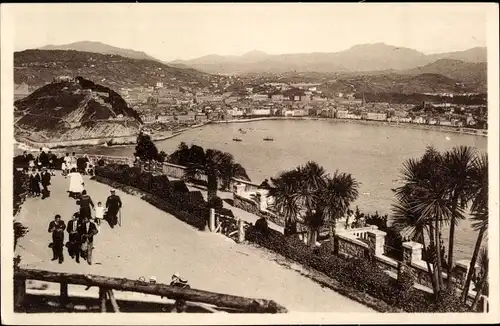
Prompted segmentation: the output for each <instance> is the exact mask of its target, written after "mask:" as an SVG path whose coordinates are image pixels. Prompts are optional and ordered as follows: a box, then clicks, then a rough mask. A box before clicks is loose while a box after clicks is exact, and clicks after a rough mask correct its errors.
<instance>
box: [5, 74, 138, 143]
mask: <svg viewBox="0 0 500 326" xmlns="http://www.w3.org/2000/svg"><path fill="white" fill-rule="evenodd" d="M14 106H15V114H16V116H18V117H20V119H19V120H18V121H17V122H16V127H18V128H16V129H17V131H18V132H21V133H22V134H24V135H25V136H30V137H31V136H33V134H38V135H43V136H44V137H46V138H47V139H50V140H67V139H72V140H74V139H86V138H98V137H119V136H130V135H134V134H136V133H137V132H138V130H139V126H140V124H141V123H142V121H141V119H140V117H139V115H138V113H137V112H136V111H135V110H133V109H132V108H129V107H128V105H127V103H126V102H125V100H123V98H122V97H121V96H120V95H119V94H118V93H116V92H115V91H113V90H112V89H110V88H108V87H105V86H102V85H99V84H95V83H94V82H92V81H90V80H88V79H85V78H82V77H77V78H76V79H69V80H66V79H64V80H61V81H54V82H52V83H50V84H47V85H45V86H43V87H41V88H39V89H37V90H35V91H34V92H33V93H31V94H30V95H28V96H27V97H25V98H23V99H21V100H17V101H15V102H14ZM31 138H33V137H31ZM35 140H36V139H35Z"/></svg>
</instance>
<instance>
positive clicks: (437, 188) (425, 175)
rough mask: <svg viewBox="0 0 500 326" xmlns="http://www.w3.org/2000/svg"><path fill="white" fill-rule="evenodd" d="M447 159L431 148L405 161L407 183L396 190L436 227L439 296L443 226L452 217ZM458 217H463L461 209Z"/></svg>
mask: <svg viewBox="0 0 500 326" xmlns="http://www.w3.org/2000/svg"><path fill="white" fill-rule="evenodd" d="M442 162H443V158H442V156H441V154H440V153H439V152H437V151H436V150H435V149H434V148H432V147H429V148H427V150H426V152H425V154H424V155H423V156H422V158H421V159H420V160H415V159H410V160H408V161H406V162H405V163H404V164H403V169H402V170H401V174H402V180H404V181H405V184H404V185H403V186H401V187H399V188H397V189H396V190H395V192H396V198H397V199H398V200H403V201H404V200H406V201H407V205H408V206H409V209H410V210H411V212H412V214H414V215H415V216H418V217H419V218H420V219H423V220H424V221H429V223H430V228H431V229H432V231H431V234H430V238H431V246H430V247H431V248H432V249H434V251H435V256H434V257H435V268H434V271H435V273H437V275H436V278H437V281H436V295H438V293H439V292H440V291H441V290H442V289H443V284H444V282H443V276H442V270H441V269H442V261H441V248H440V240H441V228H442V227H443V226H444V223H446V222H447V221H449V220H450V218H451V216H452V212H453V211H452V207H451V205H450V201H449V200H448V194H449V191H448V188H449V187H448V183H447V179H446V174H445V173H444V172H445V171H444V169H443V164H442ZM457 210H458V212H456V216H462V215H461V214H462V212H461V210H460V209H459V208H457Z"/></svg>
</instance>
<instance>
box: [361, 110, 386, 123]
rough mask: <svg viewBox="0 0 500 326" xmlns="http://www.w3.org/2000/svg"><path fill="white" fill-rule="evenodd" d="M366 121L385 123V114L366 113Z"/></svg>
mask: <svg viewBox="0 0 500 326" xmlns="http://www.w3.org/2000/svg"><path fill="white" fill-rule="evenodd" d="M366 119H367V120H376V121H386V120H387V113H374V112H368V113H367V114H366Z"/></svg>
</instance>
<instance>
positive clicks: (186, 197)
mask: <svg viewBox="0 0 500 326" xmlns="http://www.w3.org/2000/svg"><path fill="white" fill-rule="evenodd" d="M95 172H96V180H97V181H100V182H103V183H108V184H110V185H112V186H114V187H116V188H120V189H122V190H124V191H126V192H132V191H133V190H132V189H127V187H133V188H137V189H139V190H141V191H143V192H144V193H146V194H145V195H143V196H142V198H141V199H143V200H145V201H146V202H148V203H150V204H151V205H153V206H155V207H157V208H159V209H161V210H163V211H165V212H168V213H170V214H172V215H174V216H175V217H177V218H178V219H180V220H182V221H183V222H186V223H187V224H189V225H191V226H194V227H196V228H198V229H204V228H205V226H206V224H207V220H208V216H209V207H210V205H209V203H207V202H206V201H205V199H204V198H203V195H202V194H201V192H199V191H189V189H188V187H187V186H186V184H185V183H184V181H182V180H169V179H168V177H167V176H165V175H153V174H152V173H149V172H141V169H140V168H139V167H129V166H128V165H118V164H110V165H106V166H104V167H96V171H95ZM106 179H107V180H106ZM113 181H114V182H113ZM219 201H220V202H222V200H220V199H219ZM212 205H213V204H212ZM214 208H215V209H216V212H217V213H219V214H222V215H226V216H227V215H229V216H234V215H233V213H232V211H230V210H228V209H225V208H222V207H221V205H216V206H215V207H214Z"/></svg>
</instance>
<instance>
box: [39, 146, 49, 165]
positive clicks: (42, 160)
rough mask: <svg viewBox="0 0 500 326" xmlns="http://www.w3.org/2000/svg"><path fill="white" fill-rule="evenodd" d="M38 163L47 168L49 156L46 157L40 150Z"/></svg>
mask: <svg viewBox="0 0 500 326" xmlns="http://www.w3.org/2000/svg"><path fill="white" fill-rule="evenodd" d="M38 162H39V163H40V165H41V166H42V167H44V168H46V167H48V166H49V155H47V153H45V151H44V150H43V149H42V148H41V149H40V155H39V156H38Z"/></svg>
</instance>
